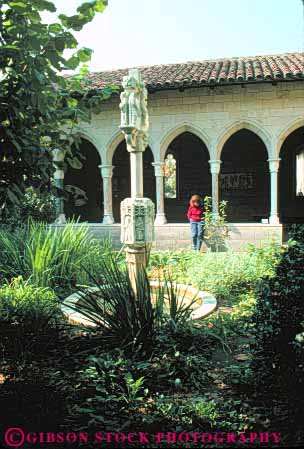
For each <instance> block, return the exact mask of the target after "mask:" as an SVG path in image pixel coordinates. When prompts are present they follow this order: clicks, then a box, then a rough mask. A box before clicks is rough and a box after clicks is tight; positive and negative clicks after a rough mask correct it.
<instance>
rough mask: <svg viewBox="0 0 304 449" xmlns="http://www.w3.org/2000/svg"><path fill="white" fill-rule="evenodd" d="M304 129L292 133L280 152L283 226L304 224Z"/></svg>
mask: <svg viewBox="0 0 304 449" xmlns="http://www.w3.org/2000/svg"><path fill="white" fill-rule="evenodd" d="M303 151H304V127H301V128H298V129H297V130H295V131H294V132H292V133H291V134H290V135H289V136H288V137H287V138H286V139H285V141H284V143H283V145H282V148H281V152H280V158H281V162H280V169H279V214H280V221H281V223H283V224H292V223H304V195H303V178H304V173H303V162H301V158H302V157H303V156H302V155H303Z"/></svg>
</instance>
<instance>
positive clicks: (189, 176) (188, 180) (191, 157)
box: [165, 131, 211, 223]
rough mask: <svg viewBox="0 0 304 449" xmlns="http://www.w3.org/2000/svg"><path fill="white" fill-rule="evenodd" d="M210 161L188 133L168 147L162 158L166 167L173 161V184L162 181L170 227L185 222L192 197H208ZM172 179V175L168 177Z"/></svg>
mask: <svg viewBox="0 0 304 449" xmlns="http://www.w3.org/2000/svg"><path fill="white" fill-rule="evenodd" d="M209 159H210V157H209V152H208V149H207V147H206V145H205V144H204V143H203V142H202V141H201V139H200V138H199V137H197V136H196V135H194V134H192V133H190V132H188V131H187V132H184V133H182V134H180V135H179V136H177V137H176V138H175V139H174V140H173V141H172V142H171V144H170V145H169V147H168V149H167V152H166V155H165V167H166V164H167V163H168V164H172V162H174V161H175V162H174V163H175V165H176V168H175V176H176V182H175V183H174V182H173V181H174V180H173V179H171V181H172V182H170V183H169V180H168V179H165V212H166V218H167V221H168V222H169V223H185V222H187V221H188V220H187V209H188V205H189V200H190V197H191V195H194V194H199V195H201V196H202V197H203V198H204V197H205V196H211V174H210V169H209V162H208V161H209ZM165 174H166V173H165ZM173 175H174V172H173ZM173 175H172V171H171V175H170V176H171V177H172V176H173ZM166 177H167V176H166ZM166 183H167V185H168V188H166ZM173 185H175V193H174V189H173V188H172V186H173Z"/></svg>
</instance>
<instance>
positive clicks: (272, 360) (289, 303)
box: [253, 226, 304, 385]
mask: <svg viewBox="0 0 304 449" xmlns="http://www.w3.org/2000/svg"><path fill="white" fill-rule="evenodd" d="M292 236H293V237H295V238H296V239H298V240H293V241H290V242H289V246H288V248H287V249H286V250H285V252H284V253H283V254H282V256H281V260H280V262H279V264H278V265H277V267H276V271H275V275H274V276H273V277H272V278H266V279H265V280H264V282H263V283H262V284H261V286H260V289H259V292H258V300H257V307H256V313H255V314H254V318H253V321H254V324H255V337H256V338H255V351H256V364H257V365H256V369H257V370H258V372H259V373H260V375H261V377H262V379H265V377H266V376H267V377H268V380H267V385H268V384H269V382H270V381H271V379H272V378H273V376H278V377H280V376H283V377H284V378H285V376H287V377H289V376H290V375H291V372H290V370H292V372H294V371H299V372H300V371H301V369H299V366H298V363H297V361H296V351H295V346H294V343H295V339H296V336H297V335H298V334H299V333H301V332H302V331H303V327H302V322H303V318H304V301H303V297H304V273H303V266H304V226H299V227H296V228H294V233H293V235H292ZM303 355H304V354H303ZM302 371H303V370H302ZM301 379H302V380H301ZM286 380H287V379H286ZM300 381H301V382H302V381H303V382H304V377H303V374H302V375H301V376H300ZM293 382H294V381H293Z"/></svg>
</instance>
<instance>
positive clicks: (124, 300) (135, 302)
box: [66, 258, 155, 355]
mask: <svg viewBox="0 0 304 449" xmlns="http://www.w3.org/2000/svg"><path fill="white" fill-rule="evenodd" d="M92 283H93V284H94V286H93V288H92V287H90V288H82V289H80V290H78V293H79V294H80V296H81V298H80V300H79V301H77V302H76V303H75V302H73V301H72V302H69V301H67V300H66V304H67V305H68V306H69V307H70V308H72V309H75V310H76V311H77V312H79V313H81V314H82V315H83V316H84V317H86V318H87V319H88V320H89V321H90V322H91V323H93V324H95V326H96V328H97V329H98V330H99V331H101V332H102V333H103V334H104V335H105V339H106V341H107V342H108V344H110V345H111V347H113V346H114V347H122V348H124V350H126V351H132V353H134V355H136V354H137V352H138V353H140V354H145V353H147V352H149V351H151V347H152V340H153V336H154V330H155V312H154V309H153V306H152V298H151V296H152V294H151V289H150V283H149V279H148V277H147V275H146V273H145V272H143V271H139V272H138V275H137V277H136V291H134V289H133V287H132V285H131V281H130V278H129V274H128V270H127V268H126V266H122V267H120V266H119V264H118V263H117V261H116V260H115V259H114V258H113V259H112V260H110V261H102V263H101V264H100V266H99V280H97V279H94V278H91V284H92Z"/></svg>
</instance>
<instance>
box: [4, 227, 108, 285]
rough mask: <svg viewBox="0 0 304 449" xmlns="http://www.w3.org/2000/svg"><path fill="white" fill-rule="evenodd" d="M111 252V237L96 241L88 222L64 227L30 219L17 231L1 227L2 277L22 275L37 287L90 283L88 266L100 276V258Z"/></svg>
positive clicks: (8, 277) (9, 277)
mask: <svg viewBox="0 0 304 449" xmlns="http://www.w3.org/2000/svg"><path fill="white" fill-rule="evenodd" d="M111 253H112V250H111V248H110V245H109V241H108V240H105V242H104V244H103V242H101V243H99V242H97V241H96V240H95V239H94V238H93V237H92V235H91V234H90V233H89V229H88V227H87V226H86V225H80V224H76V223H73V222H71V223H68V224H67V225H66V226H64V227H62V228H60V227H52V226H48V225H46V224H42V223H34V222H30V223H29V224H28V225H27V226H26V227H25V228H22V229H19V230H18V229H17V230H15V231H14V232H11V231H8V230H0V273H1V276H2V278H5V279H8V280H10V279H11V278H13V277H17V276H19V275H22V276H23V278H24V279H28V280H29V282H31V284H33V285H35V286H37V287H49V288H53V289H55V290H56V291H57V292H60V291H66V292H68V291H69V289H70V288H71V287H72V286H73V285H74V284H75V283H82V284H83V283H87V282H88V281H89V276H88V274H87V273H86V269H88V267H90V269H91V271H92V272H93V274H95V273H96V275H97V272H98V267H99V265H100V261H102V260H103V259H106V258H108V257H110V255H111ZM95 270H96V271H95Z"/></svg>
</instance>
